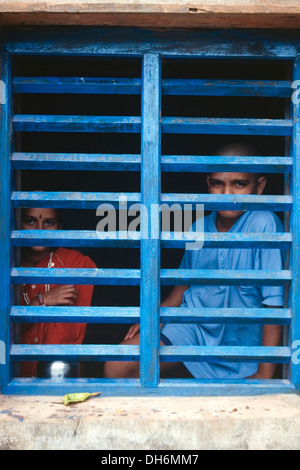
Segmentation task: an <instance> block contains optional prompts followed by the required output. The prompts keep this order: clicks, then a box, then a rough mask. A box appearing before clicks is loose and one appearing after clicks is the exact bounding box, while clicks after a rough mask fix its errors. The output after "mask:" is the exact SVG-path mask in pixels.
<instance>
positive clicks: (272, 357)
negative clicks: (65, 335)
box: [11, 344, 292, 363]
mask: <svg viewBox="0 0 300 470" xmlns="http://www.w3.org/2000/svg"><path fill="white" fill-rule="evenodd" d="M291 354H292V353H291V349H290V348H288V347H282V346H277V347H272V346H161V347H160V360H161V361H163V362H171V361H173V362H174V361H178V360H181V361H203V362H214V361H222V362H232V361H236V362H242V361H243V362H245V361H247V362H257V361H260V362H274V363H288V362H289V361H290V359H291ZM63 357H65V358H66V359H68V360H69V361H73V360H80V361H99V360H100V359H101V360H102V361H112V360H119V361H131V360H132V361H138V360H139V357H140V347H139V346H133V345H106V344H105V345H98V344H88V345H87V344H80V345H78V344H77V345H73V344H63V345H56V344H42V345H40V344H38V345H32V344H13V345H12V346H11V358H12V360H13V361H27V360H38V361H44V360H46V361H55V360H59V359H62V358H63Z"/></svg>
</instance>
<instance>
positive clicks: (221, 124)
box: [162, 117, 293, 136]
mask: <svg viewBox="0 0 300 470" xmlns="http://www.w3.org/2000/svg"><path fill="white" fill-rule="evenodd" d="M292 129H293V123H292V121H291V120H289V119H241V118H236V119H228V118H204V117H203V118H200V117H199V118H190V117H164V118H162V132H165V133H171V134H234V135H236V134H239V135H278V136H290V135H291V134H292Z"/></svg>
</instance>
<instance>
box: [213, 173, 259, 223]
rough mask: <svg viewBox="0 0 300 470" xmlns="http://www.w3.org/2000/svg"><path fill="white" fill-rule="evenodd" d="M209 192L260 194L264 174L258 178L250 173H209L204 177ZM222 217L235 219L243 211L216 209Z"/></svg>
mask: <svg viewBox="0 0 300 470" xmlns="http://www.w3.org/2000/svg"><path fill="white" fill-rule="evenodd" d="M206 181H207V185H208V192H209V193H210V194H262V193H263V190H264V188H265V185H266V179H265V177H264V176H262V177H260V178H259V179H257V178H256V175H255V174H252V173H211V174H210V175H208V176H207V178H206ZM218 214H219V215H220V216H221V217H222V218H224V219H225V218H226V219H237V218H238V217H240V216H241V215H242V214H243V211H232V210H231V211H218Z"/></svg>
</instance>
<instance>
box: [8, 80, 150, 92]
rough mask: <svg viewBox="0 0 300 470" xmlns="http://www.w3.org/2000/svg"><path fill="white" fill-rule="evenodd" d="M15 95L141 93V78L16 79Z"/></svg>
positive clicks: (14, 85)
mask: <svg viewBox="0 0 300 470" xmlns="http://www.w3.org/2000/svg"><path fill="white" fill-rule="evenodd" d="M13 91H14V93H88V94H100V93H102V94H129V95H138V94H140V93H141V80H140V79H139V78H109V77H105V78H104V77H103V78H102V77H100V78H99V77H14V78H13Z"/></svg>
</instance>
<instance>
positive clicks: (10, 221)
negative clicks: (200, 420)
mask: <svg viewBox="0 0 300 470" xmlns="http://www.w3.org/2000/svg"><path fill="white" fill-rule="evenodd" d="M1 39H2V40H1V68H0V70H1V82H0V83H1V115H0V116H1V117H0V124H1V129H0V132H1V140H0V149H1V152H0V154H1V180H0V181H1V182H0V184H1V199H0V214H1V226H0V230H1V240H0V243H1V266H0V277H1V294H2V299H1V300H2V301H1V317H0V325H1V328H0V341H1V343H0V345H1V351H0V353H1V357H0V359H1V360H0V363H1V364H0V371H1V374H0V379H1V380H0V383H1V385H2V387H1V391H2V393H11V394H13V393H22V394H26V393H28V394H33V393H36V394H45V393H47V394H49V393H50V394H62V393H68V392H70V391H83V390H84V391H102V393H104V394H109V395H137V394H140V395H143V394H151V395H155V394H156V395H166V394H178V395H211V394H252V393H275V392H288V391H293V390H296V389H299V386H300V365H299V364H298V362H299V358H298V356H299V354H297V348H299V345H298V343H299V340H300V312H299V302H297V298H298V296H299V295H300V290H299V289H300V287H299V266H300V261H299V237H300V230H299V228H300V227H299V223H300V222H299V207H298V206H299V191H300V188H299V177H298V173H299V172H298V165H299V139H300V132H299V104H298V101H299V100H298V97H297V86H298V84H297V81H298V80H300V62H299V57H298V42H299V38H298V35H297V34H296V33H294V34H290V35H289V34H288V33H287V32H285V33H284V34H282V33H280V32H278V33H276V32H271V33H270V32H263V33H262V32H260V33H259V32H251V31H249V32H247V33H245V32H243V33H242V32H238V31H235V32H231V31H229V32H214V31H212V32H197V33H195V32H179V31H172V32H166V33H159V32H152V31H144V32H142V31H132V30H120V31H119V30H116V29H113V30H110V29H103V30H97V31H95V30H90V29H79V30H77V31H75V30H68V29H67V30H65V31H59V30H58V31H44V32H38V31H23V32H22V31H19V32H6V33H3V34H2V38H1ZM53 56H56V57H58V56H60V57H61V58H64V57H67V58H70V57H73V58H74V59H77V60H78V61H80V60H82V61H84V59H86V58H91V57H92V58H95V57H104V58H107V57H108V58H109V57H111V58H116V57H119V58H122V60H127V59H128V60H131V59H133V58H134V59H137V60H139V61H140V64H141V76H140V77H137V78H132V77H130V78H124V77H123V78H120V77H107V76H106V75H104V76H101V74H98V78H96V79H95V78H93V77H90V78H88V77H85V79H84V80H82V78H81V77H73V78H70V77H69V78H68V77H64V76H62V77H57V76H56V74H55V70H53V73H49V74H48V76H46V77H43V78H41V77H39V75H38V74H36V76H30V77H27V78H26V77H21V76H17V75H14V73H13V68H12V64H13V63H14V61H15V60H16V59H17V58H20V57H22V59H23V60H26V58H27V57H28V58H29V57H31V58H32V57H36V58H40V57H44V58H51V57H53ZM204 59H205V60H208V61H209V60H212V61H213V60H215V61H216V60H219V61H228V60H233V59H234V60H240V61H244V63H249V70H250V69H251V64H253V63H254V62H258V63H259V62H261V61H262V60H263V61H265V63H269V62H270V64H271V62H272V63H274V61H275V62H276V61H277V62H280V61H281V62H282V63H284V64H286V68H287V70H288V68H289V67H290V69H291V73H290V74H288V75H287V77H286V78H285V79H282V78H281V79H280V80H276V79H268V80H266V79H260V80H255V79H249V78H248V77H246V78H244V79H242V80H230V79H225V80H220V79H218V77H214V78H213V79H211V78H210V77H209V78H207V79H198V78H193V77H191V78H189V77H187V78H184V79H181V78H179V79H178V78H164V75H163V71H162V70H163V67H164V63H166V62H168V61H173V62H172V63H173V67H175V68H176V67H182V62H181V61H183V60H184V61H185V64H186V63H188V62H191V63H192V62H193V61H195V60H204ZM204 67H205V64H204ZM83 70H84V68H83ZM18 93H24V94H26V93H39V94H45V93H49V94H50V93H60V94H62V95H63V94H67V93H72V94H75V95H76V94H78V96H79V95H81V94H85V93H88V94H91V95H94V96H96V95H99V94H129V95H135V96H136V95H138V96H140V100H141V112H140V115H135V116H128V115H127V114H126V113H124V115H84V116H83V115H78V116H74V115H68V114H61V113H60V114H57V115H51V114H43V113H37V114H35V113H33V114H29V115H28V114H23V113H18V110H17V109H16V108H15V106H13V103H14V100H15V97H16V95H17V94H18ZM166 96H175V97H177V96H181V97H185V98H186V97H188V96H192V97H196V96H205V97H209V96H220V97H224V96H226V97H228V98H230V97H233V96H235V97H245V96H247V97H250V98H252V99H253V100H254V99H257V97H264V98H267V99H270V100H271V99H278V98H281V99H285V100H286V102H287V103H288V105H287V106H286V112H285V115H284V116H281V117H280V118H272V119H271V118H267V119H263V118H252V117H248V118H235V117H231V118H228V117H225V118H224V117H221V116H213V117H204V116H203V115H202V113H201V110H199V114H198V115H197V114H195V115H193V116H191V117H186V116H181V115H176V116H175V115H173V116H172V115H171V116H169V115H164V113H163V112H162V108H163V106H162V100H163V99H164V97H166ZM292 98H293V99H292ZM19 132H21V133H27V132H31V133H33V134H34V133H39V132H49V133H56V132H69V133H73V134H74V135H75V134H78V133H83V132H85V133H90V134H92V133H102V134H103V133H114V134H118V135H121V134H124V133H131V134H136V135H138V136H140V152H139V154H136V153H135V154H128V153H125V152H121V154H118V155H117V154H111V152H107V153H106V154H84V153H61V152H60V153H59V152H19V151H17V150H16V148H17V146H16V141H17V136H18V133H19ZM182 135H198V136H200V135H202V136H216V135H231V136H235V135H239V136H241V135H243V136H253V135H255V136H265V137H274V138H276V137H280V138H282V139H284V141H285V143H286V148H287V149H288V150H287V151H286V153H285V154H284V155H282V156H274V155H267V156H255V157H254V156H253V157H243V158H242V157H235V158H232V159H230V160H228V159H226V158H224V157H220V156H217V155H213V156H211V155H207V156H203V155H180V154H176V155H166V154H164V153H163V151H162V148H163V140H164V138H166V136H174V139H175V136H182ZM241 168H243V170H244V171H249V172H250V171H251V172H252V171H253V172H264V173H269V174H274V175H282V177H283V180H284V191H283V193H282V194H266V195H264V196H255V195H251V196H244V197H241V196H239V197H238V196H233V195H224V196H222V197H220V196H218V197H214V196H213V195H208V194H198V193H193V194H191V193H188V192H187V193H182V192H181V193H180V192H173V193H172V192H162V191H161V187H162V186H161V178H162V176H163V175H164V174H165V173H171V172H173V173H176V172H179V173H184V172H197V173H201V172H207V171H213V170H216V169H218V170H219V171H235V170H237V169H241ZM18 170H30V171H33V170H40V171H45V172H46V171H51V170H55V171H57V172H60V171H61V172H66V171H67V170H79V171H80V172H81V173H82V174H84V172H85V171H95V172H104V171H121V172H122V171H134V172H140V176H141V181H140V191H137V192H131V191H128V192H126V193H125V195H126V197H127V202H128V204H131V203H140V202H142V203H143V204H144V205H145V207H146V208H147V209H150V208H151V205H153V204H156V205H159V204H160V203H161V202H166V203H170V204H173V203H178V204H180V205H183V204H185V203H191V204H194V205H195V204H197V203H201V204H204V206H205V209H206V210H211V209H215V208H219V209H220V208H245V209H252V210H258V209H259V210H273V211H277V212H279V213H280V214H282V215H283V216H284V221H285V232H284V233H278V234H265V235H262V234H254V235H253V234H252V235H251V237H250V236H244V237H241V236H239V234H231V233H220V234H206V235H205V237H206V238H205V243H206V246H215V247H231V246H237V245H240V246H243V247H249V246H251V247H266V246H267V247H275V246H276V247H282V248H286V249H287V250H288V251H289V254H290V256H289V264H288V265H287V266H286V267H285V269H284V270H283V271H281V272H277V271H276V272H267V273H266V272H262V271H243V272H238V271H219V272H214V271H211V270H209V271H207V270H205V271H201V270H198V271H196V272H195V271H185V270H182V271H181V270H178V269H177V268H172V269H170V268H163V267H162V266H161V250H165V249H168V250H171V251H172V250H174V249H178V248H182V247H183V242H182V240H176V239H175V240H170V239H168V237H167V236H166V234H164V233H163V232H161V231H160V226H159V218H158V216H157V218H152V220H151V221H149V222H151V223H152V226H151V230H152V231H153V232H152V233H153V237H152V238H151V239H145V238H144V237H143V236H142V234H143V230H144V229H145V227H144V225H143V223H142V226H141V233H138V232H137V234H136V237H135V239H128V238H126V236H123V237H122V235H119V236H118V237H115V236H114V235H116V234H113V233H112V234H111V237H110V238H107V237H103V239H101V238H99V236H98V235H97V234H96V232H95V231H94V230H67V231H55V232H51V233H50V231H49V233H48V232H45V231H42V233H38V231H36V232H31V231H25V232H24V231H20V230H18V227H16V226H15V216H14V215H15V210H16V209H17V208H21V207H35V206H36V205H37V204H38V206H39V207H55V208H66V209H78V210H88V209H92V210H95V209H96V208H97V207H98V205H99V204H100V203H102V202H107V203H110V204H116V202H117V201H118V196H119V193H118V192H101V190H99V191H96V192H94V191H84V192H68V191H47V192H39V191H23V190H20V186H19V184H18V178H17V172H18ZM150 212H151V211H150V210H149V213H150ZM37 243H42V244H43V245H48V246H65V247H79V248H80V247H81V248H83V247H93V248H95V249H96V248H98V247H104V248H105V247H126V248H128V250H130V249H132V248H139V249H140V267H139V269H131V268H128V269H109V268H101V266H99V269H97V270H96V271H94V270H79V269H78V270H71V269H64V270H59V269H51V270H50V269H36V268H30V269H29V268H22V267H19V266H18V264H17V263H16V259H15V253H17V251H16V248H17V247H20V246H26V245H27V246H28V245H35V244H37ZM29 282H37V283H38V282H40V283H41V282H45V283H51V282H55V283H58V284H59V283H61V284H64V283H75V284H91V283H93V284H95V285H96V286H99V285H104V286H105V285H108V286H115V287H116V288H117V287H118V286H120V285H128V286H139V288H140V305H139V306H118V307H115V308H111V307H104V306H101V305H100V306H93V307H89V308H87V307H76V308H70V307H68V308H64V307H47V308H43V307H35V308H34V307H21V306H19V305H18V302H17V301H16V296H14V289H15V287H16V286H18V285H20V284H22V283H29ZM201 282H206V283H218V284H226V285H235V284H237V283H240V284H241V283H243V284H246V285H247V284H248V285H249V284H251V283H255V284H258V285H263V284H269V285H285V286H286V289H287V293H288V296H287V302H286V305H285V306H284V308H280V309H258V308H257V309H243V310H239V311H235V310H234V309H218V310H215V309H210V310H207V311H206V310H205V309H203V310H190V309H185V310H182V309H180V308H160V300H161V298H160V297H161V294H160V292H161V287H162V286H170V285H176V284H177V285H178V284H182V283H186V284H188V285H190V284H192V283H201ZM212 320H213V321H214V322H233V321H234V322H258V323H263V324H269V323H273V324H282V325H284V326H285V333H286V334H285V341H284V343H283V346H280V347H244V346H240V347H226V348H223V347H183V346H182V347H175V346H165V347H160V346H159V325H160V322H162V323H166V322H194V321H200V322H206V321H212ZM28 321H31V322H32V321H43V322H51V321H64V322H72V321H77V322H80V321H84V322H88V323H91V324H93V323H105V322H106V323H110V322H111V323H118V322H120V323H122V322H123V323H128V324H129V323H134V322H138V321H140V323H141V345H140V347H138V346H119V345H91V344H83V345H80V346H72V345H64V346H62V345H58V346H53V345H37V346H28V345H20V344H18V343H17V342H16V341H14V342H13V341H12V337H11V332H12V328H11V326H12V325H13V324H17V323H21V322H28ZM59 358H64V359H66V360H81V361H95V362H97V361H105V360H116V359H117V360H127V359H130V360H139V361H140V370H141V378H140V379H134V380H129V379H127V380H121V379H120V380H119V379H114V380H106V379H98V378H89V379H65V380H64V381H51V380H50V381H49V380H48V379H22V378H18V377H16V376H15V365H16V364H18V363H19V362H20V361H22V360H55V359H59ZM183 358H185V359H186V360H207V361H209V360H214V359H216V358H222V360H226V359H227V360H236V361H250V362H251V361H255V362H257V361H259V362H266V361H267V362H274V363H280V364H283V365H284V373H283V375H282V378H280V379H274V380H264V381H259V380H236V381H232V380H231V381H224V380H222V381H218V382H215V381H212V380H208V381H205V380H197V379H171V378H170V379H161V378H160V370H159V369H160V367H159V364H160V360H162V361H164V360H167V361H170V360H180V359H181V360H182V359H183Z"/></svg>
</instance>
